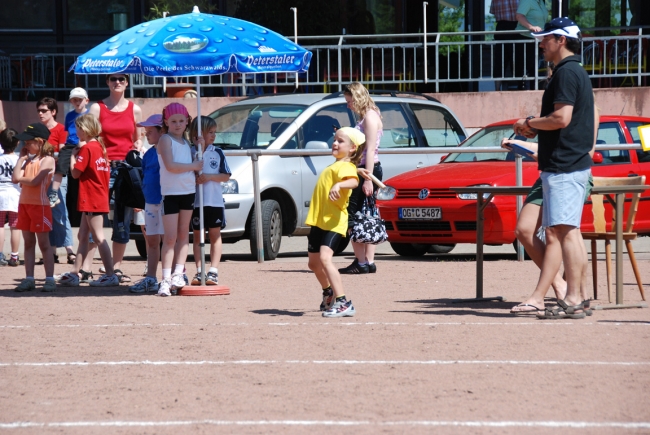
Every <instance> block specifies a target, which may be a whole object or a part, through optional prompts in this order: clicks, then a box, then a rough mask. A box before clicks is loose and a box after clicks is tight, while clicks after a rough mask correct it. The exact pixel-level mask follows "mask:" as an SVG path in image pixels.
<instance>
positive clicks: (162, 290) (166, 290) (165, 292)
mask: <svg viewBox="0 0 650 435" xmlns="http://www.w3.org/2000/svg"><path fill="white" fill-rule="evenodd" d="M171 290H172V283H171V279H170V278H167V279H163V280H162V281H161V282H160V285H158V296H171V295H172V292H171Z"/></svg>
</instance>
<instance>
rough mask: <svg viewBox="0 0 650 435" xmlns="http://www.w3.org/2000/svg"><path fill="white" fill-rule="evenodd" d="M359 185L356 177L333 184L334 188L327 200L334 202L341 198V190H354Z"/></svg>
mask: <svg viewBox="0 0 650 435" xmlns="http://www.w3.org/2000/svg"><path fill="white" fill-rule="evenodd" d="M358 185H359V179H358V178H356V177H350V178H346V179H345V180H343V181H339V182H338V183H335V184H334V186H332V188H331V189H330V194H329V199H330V201H336V200H337V199H339V198H340V197H341V189H354V188H355V187H357V186H358Z"/></svg>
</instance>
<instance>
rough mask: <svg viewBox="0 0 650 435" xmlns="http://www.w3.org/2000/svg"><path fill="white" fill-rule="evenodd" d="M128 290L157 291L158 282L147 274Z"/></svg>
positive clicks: (132, 291)
mask: <svg viewBox="0 0 650 435" xmlns="http://www.w3.org/2000/svg"><path fill="white" fill-rule="evenodd" d="M129 291H130V292H131V293H144V292H157V291H158V282H156V278H153V277H151V276H148V277H146V278H142V279H141V280H140V281H138V282H136V283H135V284H133V285H132V286H131V287H129Z"/></svg>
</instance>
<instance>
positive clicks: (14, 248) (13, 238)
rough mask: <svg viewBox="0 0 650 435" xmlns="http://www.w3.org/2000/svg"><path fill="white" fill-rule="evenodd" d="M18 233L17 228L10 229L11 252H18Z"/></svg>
mask: <svg viewBox="0 0 650 435" xmlns="http://www.w3.org/2000/svg"><path fill="white" fill-rule="evenodd" d="M20 233H21V231H20V230H19V229H18V228H11V240H10V243H11V252H18V250H19V249H20Z"/></svg>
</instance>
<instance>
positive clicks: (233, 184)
mask: <svg viewBox="0 0 650 435" xmlns="http://www.w3.org/2000/svg"><path fill="white" fill-rule="evenodd" d="M221 189H222V190H223V193H224V194H226V193H228V194H237V193H239V184H237V180H233V179H230V180H228V181H222V182H221Z"/></svg>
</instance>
